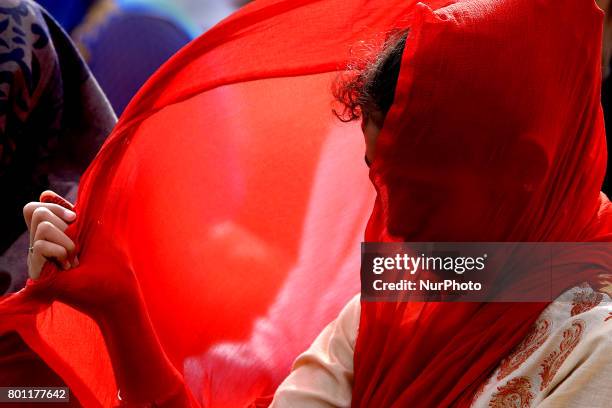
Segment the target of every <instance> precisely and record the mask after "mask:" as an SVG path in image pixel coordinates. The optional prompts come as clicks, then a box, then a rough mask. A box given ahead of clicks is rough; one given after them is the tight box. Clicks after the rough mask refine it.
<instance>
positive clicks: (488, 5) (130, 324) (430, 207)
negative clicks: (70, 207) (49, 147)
mask: <svg viewBox="0 0 612 408" xmlns="http://www.w3.org/2000/svg"><path fill="white" fill-rule="evenodd" d="M601 17H602V13H601V10H599V9H597V8H596V6H595V5H594V4H593V3H592V2H590V1H583V2H567V4H563V5H562V6H561V7H560V6H559V4H558V2H552V1H548V2H532V1H528V0H517V1H508V2H491V1H486V0H474V1H466V2H457V3H455V4H452V5H449V6H448V7H445V8H441V9H438V10H436V11H435V12H434V11H433V10H432V9H430V8H428V7H426V6H423V5H421V6H418V7H417V9H416V11H415V14H414V17H413V18H412V19H411V25H410V34H409V36H408V39H407V40H406V50H407V52H404V53H403V56H402V60H401V68H400V69H399V78H398V81H397V88H396V90H395V95H394V98H392V99H393V102H394V103H393V104H392V105H391V107H390V108H389V111H388V113H387V114H386V115H385V110H386V106H388V101H389V99H390V98H389V96H390V95H391V94H392V92H391V93H388V92H383V93H382V94H379V93H378V92H371V89H368V88H367V86H366V87H365V88H358V90H359V89H365V90H366V91H367V93H364V92H361V91H358V92H357V93H354V92H353V91H350V92H349V93H348V94H347V95H348V96H349V97H352V96H354V95H357V96H362V95H366V96H368V97H367V98H365V99H363V98H358V99H357V100H354V99H351V98H349V99H348V102H349V105H348V107H349V111H348V113H349V118H350V117H352V116H354V115H352V116H351V114H352V113H355V112H354V111H353V110H352V107H354V106H358V107H359V108H360V111H364V112H365V113H367V115H366V116H365V117H364V122H363V126H362V127H363V130H364V134H365V135H366V144H367V146H368V147H367V149H366V152H367V153H366V157H367V158H368V161H370V162H371V163H372V167H371V170H370V172H371V173H370V174H371V178H372V181H373V183H374V185H375V187H376V188H377V192H378V197H377V201H376V204H375V207H374V211H373V213H372V216H371V218H370V222H369V224H368V228H367V231H366V240H368V241H375V242H376V241H398V240H400V241H402V240H403V241H513V240H514V241H610V238H611V237H610V235H611V233H612V228H611V226H612V222H611V218H610V204H609V201H608V200H607V198H606V197H605V196H603V195H600V194H599V187H600V185H601V181H602V180H603V174H604V171H605V165H604V161H605V147H604V146H605V137H604V133H603V122H602V118H601V110H600V105H599V85H600V81H601V66H600V58H601V50H600V47H599V45H595V42H594V41H593V39H594V38H600V36H601V22H602V20H601ZM525 21H530V22H534V23H533V25H528V26H527V27H526V26H525V24H524V22H525ZM536 22H537V24H536ZM570 23H571V24H570ZM570 26H572V27H575V29H572V30H568V29H567V27H570ZM519 32H520V33H523V34H524V35H521V36H519V35H517V36H514V37H513V36H510V35H508V34H509V33H519ZM403 41H404V40H403V39H402V40H401V42H399V43H395V46H392V47H391V48H389V49H388V51H389V52H390V54H389V56H390V58H389V59H386V58H383V59H382V61H383V63H382V65H381V66H382V67H385V66H386V64H385V63H386V62H393V61H394V58H395V64H393V63H391V64H390V66H391V67H390V71H389V72H393V66H394V65H395V69H397V58H398V56H399V55H400V54H401V48H402V44H403ZM587 44H589V45H587ZM585 45H587V46H585ZM591 45H592V46H591ZM398 47H399V48H398ZM500 49H501V50H503V52H500ZM567 50H572V53H573V55H572V58H569V57H568V56H567ZM519 57H520V61H519V62H518V63H517V60H516V59H517V58H519ZM565 58H568V59H567V60H566V59H565ZM382 71H385V69H384V68H383V69H382ZM367 72H376V71H367ZM392 77H393V75H390V78H392ZM390 78H385V79H390ZM576 78H580V86H579V87H578V89H580V91H579V92H576V89H577V87H576ZM362 79H366V81H365V85H370V84H372V83H376V80H374V82H371V81H370V80H369V79H370V78H367V76H366V77H365V78H362ZM391 82H393V81H391ZM357 83H358V84H359V82H357ZM391 88H392V87H391ZM375 89H378V88H375ZM382 89H386V90H389V89H390V88H389V87H388V86H387V87H383V88H382ZM369 95H375V96H374V97H373V98H371V97H369ZM344 100H346V99H344ZM381 101H386V102H384V103H383V102H381ZM366 102H367V103H366ZM369 102H374V106H375V107H376V109H372V104H370V103H369ZM526 107H528V108H529V109H526ZM577 112H580V115H577V114H576V113H577ZM551 118H554V119H555V120H551ZM382 120H384V127H382V128H381V125H382ZM517 158H522V159H524V161H522V162H521V165H517ZM40 206H41V205H40V204H33V205H32V206H31V207H40ZM45 206H46V207H47V208H48V210H49V211H39V212H44V213H46V214H47V217H48V219H47V220H48V221H49V224H43V225H47V227H45V228H44V229H43V230H42V231H41V232H39V228H38V227H37V228H34V229H33V230H32V231H34V232H33V233H34V241H33V242H34V243H36V242H39V243H38V244H36V245H34V246H33V251H34V254H33V255H32V260H31V265H34V266H35V267H34V268H32V275H33V277H37V276H38V273H39V272H40V269H39V267H38V266H39V265H40V263H42V261H43V257H42V255H43V251H51V249H52V248H54V249H55V250H57V251H58V252H56V253H54V254H53V253H52V252H47V255H54V256H55V257H56V258H57V259H58V260H59V262H60V263H62V264H63V265H64V266H65V267H66V268H68V267H69V266H70V265H73V262H74V261H73V260H74V254H75V248H74V246H73V245H72V244H71V242H70V238H69V237H70V234H64V232H63V231H64V230H65V228H67V226H68V224H69V222H70V220H69V219H66V218H64V219H62V218H63V217H64V215H65V213H64V209H63V208H62V207H61V206H50V205H48V204H46V205H45ZM50 213H53V215H50ZM79 216H80V215H79ZM39 225H40V224H39ZM68 228H69V227H68ZM98 243H99V244H101V245H103V248H102V249H100V250H99V251H98V253H97V257H96V258H94V257H93V255H91V252H90V253H89V256H90V258H89V259H88V262H94V261H96V260H98V261H100V262H104V259H103V256H104V257H112V258H116V259H117V260H118V261H116V262H117V264H118V265H125V267H124V269H121V268H115V269H108V270H107V272H108V273H109V274H110V277H112V279H110V281H111V282H112V284H106V283H105V282H106V281H104V280H103V281H101V280H99V279H97V276H95V275H91V272H92V271H91V270H86V269H85V268H84V265H85V262H84V261H83V266H81V267H78V268H76V269H75V270H74V271H69V272H66V273H59V272H58V273H57V274H56V275H55V277H54V278H55V279H56V281H57V280H63V281H64V282H63V284H62V285H60V284H57V285H56V286H53V289H54V290H55V291H56V294H57V297H58V298H59V299H61V300H62V301H63V302H66V303H68V304H71V305H74V306H76V307H79V308H80V309H81V310H82V311H84V312H85V313H88V314H89V315H91V316H92V317H94V319H95V320H96V321H97V322H98V324H99V325H100V327H101V329H102V334H103V335H104V336H105V340H106V344H107V347H108V351H109V354H110V357H111V362H112V364H113V367H114V372H115V374H116V379H117V382H118V384H119V388H120V395H121V396H122V397H123V399H124V400H125V401H127V403H128V405H129V404H130V403H133V404H137V403H154V404H157V405H164V404H168V405H176V406H181V405H183V406H184V405H188V404H190V403H193V402H192V401H190V396H189V393H188V392H187V390H186V389H185V386H184V385H183V381H182V379H181V376H180V375H179V374H178V373H177V372H176V370H175V369H174V367H173V366H172V364H171V363H170V362H169V361H168V359H167V358H166V356H165V354H164V351H163V349H162V348H161V347H160V345H159V342H158V341H157V339H156V336H155V332H154V329H153V328H152V326H151V324H150V321H149V319H148V316H147V313H146V309H145V307H144V305H143V303H142V302H141V301H140V297H139V284H138V282H137V281H136V279H135V277H134V275H133V274H132V273H131V271H130V268H129V266H128V265H129V260H124V261H122V260H121V257H122V256H123V254H122V252H121V251H117V250H116V248H115V246H114V245H113V244H112V243H111V242H107V243H106V244H104V243H100V242H98ZM57 244H60V245H59V246H56V245H57ZM104 245H105V246H104ZM60 248H63V249H60ZM102 254H104V255H102ZM47 265H48V264H47ZM604 266H605V265H604ZM598 267H599V265H592V266H591V267H590V268H588V269H585V270H579V271H577V272H578V273H576V274H575V276H574V277H573V281H575V284H576V285H578V284H580V283H581V282H583V281H589V282H591V283H592V284H593V285H596V286H597V284H598V283H599V282H598V279H599V278H600V277H601V276H602V275H603V272H606V270H603V271H602V270H601V269H600V268H598ZM46 271H47V272H49V271H51V270H50V269H46ZM575 272H576V271H575ZM79 273H80V274H79ZM42 275H43V277H44V271H43V273H42ZM77 277H79V279H77ZM68 278H71V282H73V284H72V285H67V281H66V279H68ZM524 278H525V279H527V278H528V277H524ZM573 281H572V282H573ZM94 287H95V288H96V294H95V296H91V295H90V296H86V295H85V292H84V290H87V289H89V288H94ZM597 289H599V287H597ZM588 293H589V294H588V296H591V294H594V295H595V296H596V298H597V297H598V295H597V294H596V293H595V292H588ZM562 296H563V295H562ZM602 299H603V295H602ZM606 299H609V298H606ZM98 302H103V304H105V305H107V306H106V307H104V308H102V307H100V304H99V303H98ZM554 305H555V304H554V303H553V306H552V307H554ZM545 309H546V305H543V304H461V305H450V304H443V303H429V304H421V303H416V304H415V303H367V302H363V303H362V304H361V310H360V311H358V310H357V309H356V308H355V303H354V302H352V303H350V304H349V306H347V309H345V312H344V313H343V314H342V315H341V316H340V318H339V319H338V320H337V322H336V323H332V325H331V326H329V327H328V329H326V330H325V331H324V332H323V334H322V335H321V337H320V338H319V339H318V340H317V342H315V344H314V346H313V347H314V348H313V349H312V350H310V351H309V352H308V353H307V354H305V357H302V358H301V359H300V360H299V363H298V365H297V366H296V370H295V371H294V373H293V374H292V375H291V376H290V377H289V378H288V379H287V381H286V382H285V383H284V385H281V387H280V389H279V391H278V393H277V395H276V397H275V398H276V399H275V401H274V402H273V403H274V404H277V405H279V406H282V405H283V404H287V405H285V406H294V404H298V403H302V402H303V403H305V404H308V405H307V406H310V404H317V403H320V404H321V405H324V406H328V405H330V404H331V405H339V406H344V405H348V404H349V403H350V404H352V405H354V406H389V405H399V406H427V407H429V406H451V405H452V406H469V405H471V404H472V402H473V401H474V400H475V398H474V396H475V394H476V393H477V390H478V388H479V387H480V386H481V385H483V384H484V385H485V386H484V387H483V393H484V394H482V395H486V396H487V397H485V398H488V397H490V398H491V399H490V400H487V401H482V404H498V405H497V406H503V404H504V403H505V402H507V401H505V400H504V397H505V396H509V398H510V399H511V400H512V401H516V400H517V398H520V399H518V400H519V401H520V404H521V405H520V406H530V405H531V404H532V403H534V402H542V403H543V404H546V403H547V402H550V404H549V405H551V404H559V403H562V402H563V403H566V404H567V403H569V404H572V403H576V404H580V403H582V402H583V401H584V397H585V395H584V394H581V393H580V392H578V391H577V387H576V385H577V384H582V382H583V381H584V379H585V378H586V377H585V376H584V375H582V374H584V373H593V372H595V373H597V374H596V375H595V377H594V378H596V379H598V380H603V379H604V378H605V373H604V372H603V371H599V372H598V371H593V368H595V369H597V367H590V368H589V367H586V369H584V370H583V368H584V367H585V366H580V365H578V362H579V361H580V360H581V359H580V358H578V359H575V360H573V363H575V364H576V365H575V366H574V367H571V366H569V367H568V364H565V365H564V362H566V363H569V362H572V358H573V357H568V355H571V353H572V352H577V351H578V350H579V348H577V347H572V348H571V349H568V348H567V345H565V343H561V345H560V347H561V349H560V351H561V355H562V356H563V358H562V359H560V358H558V357H557V356H558V355H559V353H556V354H555V353H551V355H552V360H550V359H549V360H547V361H552V364H551V367H552V369H549V370H548V371H547V372H548V373H549V374H547V375H546V376H545V377H546V378H542V380H541V382H540V383H538V384H537V389H538V391H537V392H536V390H535V388H536V384H532V383H531V381H532V380H531V378H528V379H527V381H528V384H529V385H528V386H527V385H525V384H526V383H525V381H524V380H521V381H518V382H515V383H513V384H516V383H518V384H519V385H521V387H520V388H518V389H514V390H509V389H504V390H500V389H498V388H499V387H503V385H502V384H501V383H499V384H496V383H493V385H491V386H489V385H486V381H487V378H489V377H490V375H491V373H494V372H499V371H496V370H497V368H500V369H502V368H503V366H504V365H503V363H502V360H503V358H504V357H506V356H508V355H509V353H511V352H512V351H513V349H514V347H516V346H517V345H518V344H519V343H520V342H521V340H523V339H525V338H527V339H528V338H529V337H526V336H527V335H528V334H529V331H530V328H531V327H532V325H533V323H534V322H536V321H537V320H538V318H540V317H545V316H546V313H547V312H550V309H547V311H544V310H545ZM125 310H130V311H131V313H129V314H127V313H125ZM582 310H584V309H582ZM592 311H594V312H593V313H595V315H589V316H590V317H589V322H588V324H585V325H586V326H585V325H583V323H579V324H578V326H579V327H580V328H581V330H580V331H579V332H569V334H567V336H566V335H565V332H563V333H562V335H563V336H564V337H570V338H572V339H578V340H577V342H572V343H571V344H572V345H574V346H575V345H576V344H581V341H583V340H584V339H585V337H582V335H583V333H586V331H583V330H582V329H585V327H591V326H592V325H591V318H592V320H593V322H594V321H595V320H597V319H599V318H600V317H602V316H600V315H598V314H597V313H601V312H602V310H601V309H598V308H597V307H593V308H591V309H589V310H588V311H584V313H590V312H592ZM357 312H359V313H358V314H360V318H359V331H358V333H357V334H356V327H355V325H354V324H353V325H351V322H352V323H355V322H356V314H357ZM570 312H571V311H570ZM585 316H586V315H585ZM585 316H581V317H585ZM601 320H604V322H602V321H601ZM582 321H587V319H586V317H585V318H584V319H582ZM347 322H348V323H347ZM573 322H574V321H572V323H573ZM604 324H605V319H600V321H599V326H598V327H596V328H595V330H597V331H598V332H600V333H601V331H604V332H605V327H606V326H604ZM342 327H347V330H346V333H341V332H339V331H338V330H337V329H338V328H342ZM576 333H578V335H576ZM355 337H356V338H355ZM550 338H551V339H554V338H555V336H551V337H550ZM596 338H598V339H599V338H600V337H596ZM352 339H354V341H353V340H352ZM351 342H354V356H353V359H354V363H355V364H354V368H350V367H349V365H350V364H351V355H352V350H351V348H352V345H351ZM337 343H339V344H340V347H331V346H330V347H328V349H327V350H318V349H319V348H320V347H321V345H322V344H323V345H332V346H333V345H334V344H337ZM589 343H590V342H589ZM607 344H608V342H606V341H603V342H602V343H601V345H602V347H605V346H607ZM555 345H556V343H555ZM518 347H519V349H520V347H521V346H518ZM587 350H588V348H587V349H584V350H583V352H584V353H585V354H582V356H586V355H587ZM606 351H607V349H604V350H603V353H602V356H606V355H609V354H610V353H609V352H606ZM319 352H320V353H319ZM340 352H343V353H342V355H340V354H339V353H340ZM313 356H314V358H313ZM317 356H319V357H317ZM326 356H327V357H329V356H331V357H332V358H331V359H332V360H333V361H335V358H336V356H338V361H340V362H341V363H340V365H341V367H335V368H338V371H334V372H333V373H332V372H331V370H330V369H329V367H330V366H329V365H328V364H327V362H326V361H324V360H325V357H326ZM347 356H348V358H347ZM595 357H597V356H595ZM313 361H314V362H313ZM321 368H323V369H321ZM572 368H575V370H572ZM608 368H609V364H607V363H606V364H604V366H603V367H601V369H602V370H604V369H608ZM326 372H327V373H331V374H332V376H333V374H334V373H340V375H339V376H336V377H334V378H337V379H338V382H337V384H336V386H335V387H334V391H337V390H342V391H343V393H342V395H338V394H336V393H326V392H325V389H326V388H327V387H329V381H328V380H329V379H328V378H326V377H325V374H324V373H326ZM304 373H307V375H304ZM563 373H564V375H565V376H566V377H565V378H560V377H559V376H562V375H563ZM600 373H602V375H599V374H600ZM215 374H218V375H220V376H221V375H223V373H222V372H218V373H215ZM577 375H579V376H577ZM304 377H307V380H310V381H313V380H314V381H315V382H316V383H317V387H316V389H315V391H316V392H314V393H313V392H311V391H309V390H307V391H306V393H302V394H300V393H299V392H295V390H296V389H298V390H299V388H300V387H310V386H311V385H312V383H309V382H307V381H304ZM497 377H498V376H497V374H496V378H497ZM523 377H524V376H521V377H517V378H519V379H522V378H523ZM535 377H537V373H536V375H535ZM574 379H577V381H576V382H573V380H574ZM568 380H569V381H568ZM508 384H510V382H508ZM506 385H507V384H506ZM351 388H352V389H351ZM494 389H495V390H494ZM603 391H604V394H603V395H602V396H600V397H599V398H601V399H602V400H603V401H607V399H606V398H607V394H605V392H606V391H607V390H605V389H603ZM317 394H318V395H317ZM305 395H306V398H304V396H305ZM330 395H331V396H333V397H334V398H335V399H334V400H330V398H329V397H330ZM593 395H594V394H593V393H589V396H590V397H593ZM252 396H253V395H252ZM547 398H548V401H546V399H547ZM550 398H552V399H550ZM572 398H573V399H572ZM555 399H556V401H555ZM475 403H476V404H481V400H480V399H479V397H477V398H476V400H475ZM493 406H496V405H493Z"/></svg>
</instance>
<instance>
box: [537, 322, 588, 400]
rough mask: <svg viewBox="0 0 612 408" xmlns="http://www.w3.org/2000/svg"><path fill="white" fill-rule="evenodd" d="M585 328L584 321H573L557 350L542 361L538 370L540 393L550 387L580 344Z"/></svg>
mask: <svg viewBox="0 0 612 408" xmlns="http://www.w3.org/2000/svg"><path fill="white" fill-rule="evenodd" d="M585 327H586V323H585V321H584V320H581V319H577V320H574V321H573V322H572V325H571V326H570V327H569V328H568V329H566V330H565V331H564V332H563V340H561V344H560V345H559V349H558V350H555V351H553V352H552V353H550V354H549V355H548V356H547V357H546V358H545V359H544V362H543V363H542V364H540V366H541V367H542V368H541V370H540V377H542V384H541V385H540V391H542V390H544V389H545V388H546V387H548V385H550V383H551V382H552V380H553V378H554V377H555V374H557V371H559V368H560V367H561V365H562V364H563V362H564V361H565V359H566V358H567V357H568V356H569V355H570V353H571V352H572V350H574V348H575V347H576V346H577V345H578V343H579V342H580V339H581V338H582V334H583V333H584V330H585Z"/></svg>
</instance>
